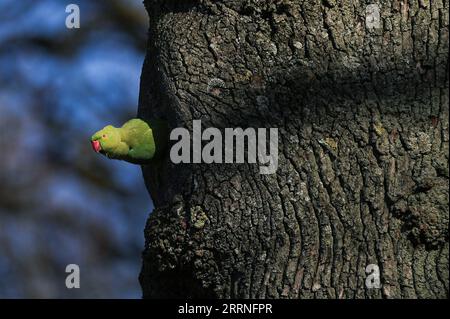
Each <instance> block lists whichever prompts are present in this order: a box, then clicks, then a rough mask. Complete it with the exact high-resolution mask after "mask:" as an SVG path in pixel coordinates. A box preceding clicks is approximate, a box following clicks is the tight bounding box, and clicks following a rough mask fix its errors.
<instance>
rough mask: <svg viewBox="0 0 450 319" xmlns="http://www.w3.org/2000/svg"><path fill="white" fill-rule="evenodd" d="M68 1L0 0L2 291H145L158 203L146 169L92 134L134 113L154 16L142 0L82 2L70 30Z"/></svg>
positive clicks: (70, 294) (6, 294)
mask: <svg viewBox="0 0 450 319" xmlns="http://www.w3.org/2000/svg"><path fill="white" fill-rule="evenodd" d="M69 3H71V2H66V1H61V0H41V1H34V0H21V1H13V0H2V1H1V2H0V149H1V150H2V157H1V162H0V298H1V297H3V298H21V297H28V298H74V297H77V298H79V297H81V298H88V297H89V298H117V297H125V298H127V297H130V298H133V297H140V295H141V292H140V287H139V284H138V274H139V270H140V254H141V250H142V248H143V234H142V232H143V227H144V224H145V219H146V217H147V215H148V213H149V212H150V210H151V201H150V198H149V197H148V194H147V192H146V190H145V186H144V184H143V179H142V177H141V172H140V168H139V167H137V166H132V165H129V164H126V163H121V162H115V161H108V160H106V159H105V158H102V157H100V156H97V155H96V154H94V153H93V152H92V151H91V149H90V144H89V137H90V135H91V134H92V133H93V132H94V131H96V130H97V129H99V128H101V127H103V126H104V125H106V124H110V123H111V124H114V125H120V124H121V123H122V122H124V121H125V120H127V119H129V118H131V117H134V116H135V114H136V109H137V99H138V92H139V77H140V71H141V66H142V62H143V59H144V52H145V45H146V34H147V17H146V14H145V9H144V7H143V4H142V2H141V1H139V0H136V1H134V0H133V1H130V0H101V1H88V0H85V1H82V0H79V1H76V2H75V3H76V4H78V5H79V6H80V10H81V28H80V29H67V28H66V27H65V19H66V16H67V13H66V12H65V8H66V5H68V4H69ZM71 263H75V264H78V265H79V266H80V269H81V289H72V290H69V289H67V288H66V287H65V277H66V275H67V274H66V273H65V267H66V265H67V264H71Z"/></svg>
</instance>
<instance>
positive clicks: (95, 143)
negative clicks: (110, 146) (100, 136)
mask: <svg viewBox="0 0 450 319" xmlns="http://www.w3.org/2000/svg"><path fill="white" fill-rule="evenodd" d="M91 144H92V149H93V150H94V151H95V152H96V153H99V152H100V151H101V149H102V147H101V146H100V142H99V141H92V142H91Z"/></svg>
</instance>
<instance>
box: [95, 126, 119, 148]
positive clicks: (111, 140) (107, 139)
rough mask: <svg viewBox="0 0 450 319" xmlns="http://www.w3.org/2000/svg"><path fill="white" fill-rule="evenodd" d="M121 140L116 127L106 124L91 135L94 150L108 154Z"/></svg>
mask: <svg viewBox="0 0 450 319" xmlns="http://www.w3.org/2000/svg"><path fill="white" fill-rule="evenodd" d="M120 141H121V137H120V133H119V130H118V128H115V127H114V126H111V125H108V126H106V127H104V128H103V129H102V130H100V131H98V132H97V133H95V134H94V135H92V137H91V145H92V148H93V149H94V151H95V152H97V153H102V154H104V155H108V154H111V153H113V152H114V149H115V148H116V147H117V146H118V145H119V143H120Z"/></svg>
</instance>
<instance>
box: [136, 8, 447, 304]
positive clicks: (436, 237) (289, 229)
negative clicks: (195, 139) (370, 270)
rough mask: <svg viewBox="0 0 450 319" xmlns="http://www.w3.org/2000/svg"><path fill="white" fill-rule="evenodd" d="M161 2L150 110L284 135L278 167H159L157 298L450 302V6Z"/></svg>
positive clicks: (149, 75)
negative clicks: (375, 280)
mask: <svg viewBox="0 0 450 319" xmlns="http://www.w3.org/2000/svg"><path fill="white" fill-rule="evenodd" d="M145 3H146V8H147V11H148V12H149V16H150V31H149V42H148V52H147V56H146V59H145V63H144V68H143V73H142V83H141V96H140V108H139V116H141V117H143V118H150V117H158V118H164V119H167V120H168V121H169V123H170V126H171V127H172V128H174V127H187V128H188V129H189V130H192V120H193V119H201V120H202V125H203V127H218V128H225V127H243V128H246V127H266V128H269V127H277V128H279V134H280V144H279V168H278V171H277V173H276V174H274V175H260V174H259V170H258V166H256V165H252V164H239V165H231V164H223V165H219V164H214V165H206V164H190V165H189V164H185V165H174V164H172V163H171V162H170V159H169V158H168V156H167V158H166V159H165V164H164V167H163V168H162V169H159V170H158V172H155V171H152V169H151V168H149V167H144V168H143V171H144V177H145V180H146V182H147V186H148V189H149V191H150V193H151V195H152V198H153V200H154V202H155V205H156V208H155V210H154V212H153V213H152V214H151V215H150V217H149V219H148V223H147V226H146V230H145V238H146V244H145V251H144V253H143V268H142V272H141V276H140V281H141V285H142V288H143V295H144V297H225V298H229V297H233V298H447V297H448V295H449V243H448V222H449V210H448V198H449V197H448V195H449V194H448V186H449V182H448V178H449V171H448V151H449V149H448V145H449V138H448V83H449V82H448V76H447V74H448V8H449V1H448V0H435V1H429V0H414V1H412V0H403V1H397V0H393V1H376V0H375V1H370V3H372V4H373V3H375V4H378V6H379V8H380V11H381V24H380V25H379V27H378V26H376V25H375V26H374V25H373V21H372V19H371V17H370V16H369V17H368V15H371V14H370V12H367V11H366V10H367V5H368V4H369V2H368V1H356V0H349V1H335V0H323V1H317V0H315V1H301V0H297V1H295V0H279V1H268V0H259V1H257V0H246V1H244V0H226V1H209V0H203V1H167V0H164V1H162V0H161V1H157V0H153V1H152V0H147V1H145ZM180 3H182V4H180ZM369 11H370V10H369ZM375 18H376V17H375ZM375 22H376V21H375ZM368 264H375V265H378V266H379V267H380V270H381V283H382V288H381V289H368V288H367V287H366V285H365V279H366V277H367V274H366V273H365V267H366V266H367V265H368Z"/></svg>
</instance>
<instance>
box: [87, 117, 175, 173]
mask: <svg viewBox="0 0 450 319" xmlns="http://www.w3.org/2000/svg"><path fill="white" fill-rule="evenodd" d="M167 136H168V131H167V126H166V124H165V122H163V121H160V120H154V121H153V120H152V121H149V123H147V122H145V121H143V120H141V119H132V120H129V121H128V122H126V123H125V124H124V125H123V126H122V127H120V128H117V127H114V126H112V125H108V126H106V127H104V128H103V129H102V130H100V131H98V132H97V133H95V134H94V135H93V136H92V137H91V145H92V148H93V149H94V151H95V152H97V153H100V154H103V155H105V156H106V157H108V158H111V159H118V160H123V161H127V162H129V163H133V164H139V165H145V164H150V163H151V162H152V160H154V159H155V158H157V157H159V156H160V155H161V154H162V153H163V152H164V149H165V147H166V139H167Z"/></svg>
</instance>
